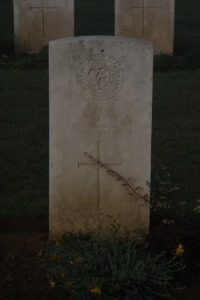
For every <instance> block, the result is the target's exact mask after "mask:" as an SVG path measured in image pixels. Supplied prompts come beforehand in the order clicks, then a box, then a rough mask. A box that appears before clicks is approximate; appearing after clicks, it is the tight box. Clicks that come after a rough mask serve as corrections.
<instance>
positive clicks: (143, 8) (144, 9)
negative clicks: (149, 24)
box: [131, 0, 158, 37]
mask: <svg viewBox="0 0 200 300" xmlns="http://www.w3.org/2000/svg"><path fill="white" fill-rule="evenodd" d="M131 8H134V9H142V12H143V15H142V17H143V37H144V36H145V15H146V10H147V9H155V8H158V6H146V0H143V4H142V6H132V7H131Z"/></svg>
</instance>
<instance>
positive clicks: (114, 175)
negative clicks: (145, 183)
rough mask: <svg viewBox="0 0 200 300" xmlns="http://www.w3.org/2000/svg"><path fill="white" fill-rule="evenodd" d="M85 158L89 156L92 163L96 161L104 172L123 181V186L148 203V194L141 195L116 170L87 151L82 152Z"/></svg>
mask: <svg viewBox="0 0 200 300" xmlns="http://www.w3.org/2000/svg"><path fill="white" fill-rule="evenodd" d="M83 154H84V155H85V156H86V157H87V158H89V160H90V161H91V162H93V163H96V164H97V165H98V166H99V167H101V168H104V169H105V170H106V172H107V173H108V174H109V175H111V176H113V177H115V179H116V180H117V181H123V182H124V183H123V186H124V187H125V186H128V187H129V188H130V189H131V191H132V192H133V193H134V194H136V195H137V196H138V197H139V198H141V199H143V200H144V201H145V203H150V200H149V199H148V195H147V194H146V195H144V196H142V195H140V194H139V193H138V192H137V191H136V190H135V189H134V188H133V187H132V186H131V185H130V183H129V182H128V181H127V180H126V179H125V178H124V177H122V176H121V175H120V174H118V173H117V172H115V171H114V170H112V169H110V168H109V167H108V166H106V165H104V164H103V163H102V162H101V161H100V160H98V159H96V158H94V157H93V156H92V155H91V154H89V153H88V152H84V153H83ZM128 194H129V195H132V194H130V193H128Z"/></svg>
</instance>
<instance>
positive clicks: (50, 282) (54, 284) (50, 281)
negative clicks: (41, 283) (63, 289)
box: [48, 280, 56, 288]
mask: <svg viewBox="0 0 200 300" xmlns="http://www.w3.org/2000/svg"><path fill="white" fill-rule="evenodd" d="M48 283H49V285H50V287H51V288H54V287H55V286H56V283H55V281H53V280H49V281H48Z"/></svg>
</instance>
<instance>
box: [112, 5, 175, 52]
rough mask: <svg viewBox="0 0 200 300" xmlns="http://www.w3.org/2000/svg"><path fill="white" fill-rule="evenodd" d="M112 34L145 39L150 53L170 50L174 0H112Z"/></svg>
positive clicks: (172, 38)
mask: <svg viewBox="0 0 200 300" xmlns="http://www.w3.org/2000/svg"><path fill="white" fill-rule="evenodd" d="M115 35H118V36H127V37H132V38H139V39H144V40H148V41H150V42H152V43H153V46H154V53H156V54H159V53H160V52H163V53H172V52H173V43H174V0H115Z"/></svg>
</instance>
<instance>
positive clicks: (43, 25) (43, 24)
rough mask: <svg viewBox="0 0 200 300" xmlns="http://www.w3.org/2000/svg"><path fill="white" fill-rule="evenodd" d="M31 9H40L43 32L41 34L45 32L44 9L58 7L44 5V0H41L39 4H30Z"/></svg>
mask: <svg viewBox="0 0 200 300" xmlns="http://www.w3.org/2000/svg"><path fill="white" fill-rule="evenodd" d="M30 8H31V9H40V10H42V32H43V36H44V34H45V29H44V28H45V10H46V9H57V8H58V7H56V6H46V5H45V0H42V4H41V6H31V7H30Z"/></svg>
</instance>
